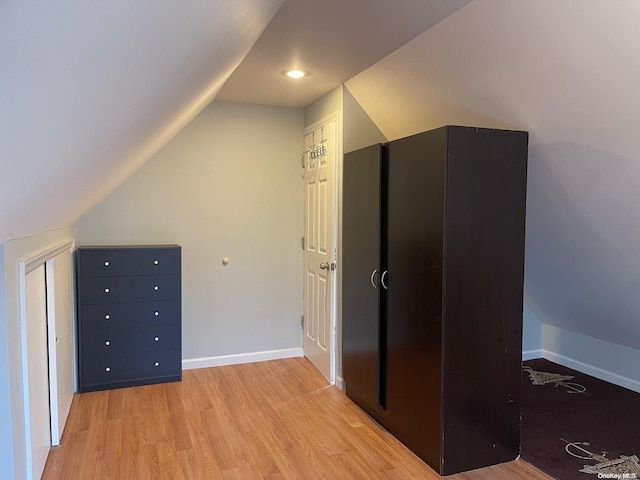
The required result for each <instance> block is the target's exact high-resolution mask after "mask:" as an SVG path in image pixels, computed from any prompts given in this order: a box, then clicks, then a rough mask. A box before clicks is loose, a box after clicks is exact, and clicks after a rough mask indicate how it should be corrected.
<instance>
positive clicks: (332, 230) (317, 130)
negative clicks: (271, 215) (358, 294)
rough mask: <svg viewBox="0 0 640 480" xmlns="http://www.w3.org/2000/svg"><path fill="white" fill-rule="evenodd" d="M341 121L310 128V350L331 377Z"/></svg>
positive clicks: (306, 259)
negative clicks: (336, 208)
mask: <svg viewBox="0 0 640 480" xmlns="http://www.w3.org/2000/svg"><path fill="white" fill-rule="evenodd" d="M336 137H337V125H336V122H335V121H327V122H324V123H321V124H318V125H314V126H312V127H310V128H308V129H307V130H305V135H304V152H305V155H304V162H305V172H304V174H305V194H304V203H305V222H304V223H305V234H304V235H305V250H304V343H303V346H304V355H305V357H307V358H308V359H309V360H310V361H311V363H313V364H314V365H315V366H316V368H317V369H318V370H320V372H321V373H322V374H323V375H324V376H325V377H326V378H327V379H328V380H329V381H333V372H334V367H333V365H334V335H333V331H334V328H333V325H334V319H335V278H336V272H335V248H336V222H335V203H336V202H335V178H336V174H335V170H336V150H337V149H336Z"/></svg>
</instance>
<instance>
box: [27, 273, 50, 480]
mask: <svg viewBox="0 0 640 480" xmlns="http://www.w3.org/2000/svg"><path fill="white" fill-rule="evenodd" d="M24 292H25V306H26V330H27V332H26V333H27V338H28V342H27V352H26V362H24V363H25V364H24V365H23V368H24V369H25V372H24V373H25V374H26V382H25V383H26V387H27V392H26V396H25V397H26V398H25V421H26V425H25V427H26V428H25V430H26V432H25V433H26V436H27V478H28V479H29V480H30V479H37V478H40V476H41V475H42V471H43V470H44V464H45V463H46V461H47V455H48V454H49V448H50V447H51V436H50V435H51V425H50V418H49V371H48V370H49V366H48V358H47V354H48V351H47V293H46V286H45V266H44V264H40V265H39V266H38V267H36V268H35V269H34V270H32V271H30V272H29V273H28V274H27V275H26V278H25V289H24Z"/></svg>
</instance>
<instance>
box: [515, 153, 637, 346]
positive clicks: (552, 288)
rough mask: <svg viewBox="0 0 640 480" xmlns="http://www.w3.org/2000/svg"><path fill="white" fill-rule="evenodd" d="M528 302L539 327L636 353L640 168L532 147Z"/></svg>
mask: <svg viewBox="0 0 640 480" xmlns="http://www.w3.org/2000/svg"><path fill="white" fill-rule="evenodd" d="M527 195H528V197H527V239H526V241H527V244H526V245H527V248H526V272H525V290H526V302H527V304H528V306H529V307H530V308H531V309H532V310H533V312H535V313H536V315H537V316H538V317H539V318H541V319H544V320H543V321H544V323H547V324H550V325H554V326H556V327H559V328H563V329H566V330H571V331H574V332H578V333H582V334H585V335H588V336H591V337H595V338H599V339H602V340H607V341H609V342H613V343H616V344H619V345H625V346H628V347H631V348H636V349H640V322H638V315H639V314H640V163H639V162H638V161H637V160H636V159H633V158H627V157H621V156H616V155H614V154H611V153H610V152H605V151H601V150H597V149H593V148H589V147H586V146H584V145H579V144H575V143H570V142H557V143H547V144H537V145H532V146H531V147H530V149H529V181H528V194H527Z"/></svg>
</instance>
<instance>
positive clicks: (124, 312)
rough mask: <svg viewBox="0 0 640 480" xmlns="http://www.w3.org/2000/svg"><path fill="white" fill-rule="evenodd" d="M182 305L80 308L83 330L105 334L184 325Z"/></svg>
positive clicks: (154, 304) (108, 305)
mask: <svg viewBox="0 0 640 480" xmlns="http://www.w3.org/2000/svg"><path fill="white" fill-rule="evenodd" d="M180 314H181V312H180V301H179V300H166V301H161V302H132V303H99V304H84V305H80V329H81V330H82V331H83V332H84V331H85V330H87V331H93V330H96V331H103V330H105V329H119V328H130V327H148V326H152V325H167V324H173V323H177V324H179V323H180Z"/></svg>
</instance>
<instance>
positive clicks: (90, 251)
mask: <svg viewBox="0 0 640 480" xmlns="http://www.w3.org/2000/svg"><path fill="white" fill-rule="evenodd" d="M180 269H181V261H180V247H145V248H116V247H113V248H91V247H85V248H80V249H78V273H79V275H80V276H81V277H124V276H127V275H178V274H180Z"/></svg>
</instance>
